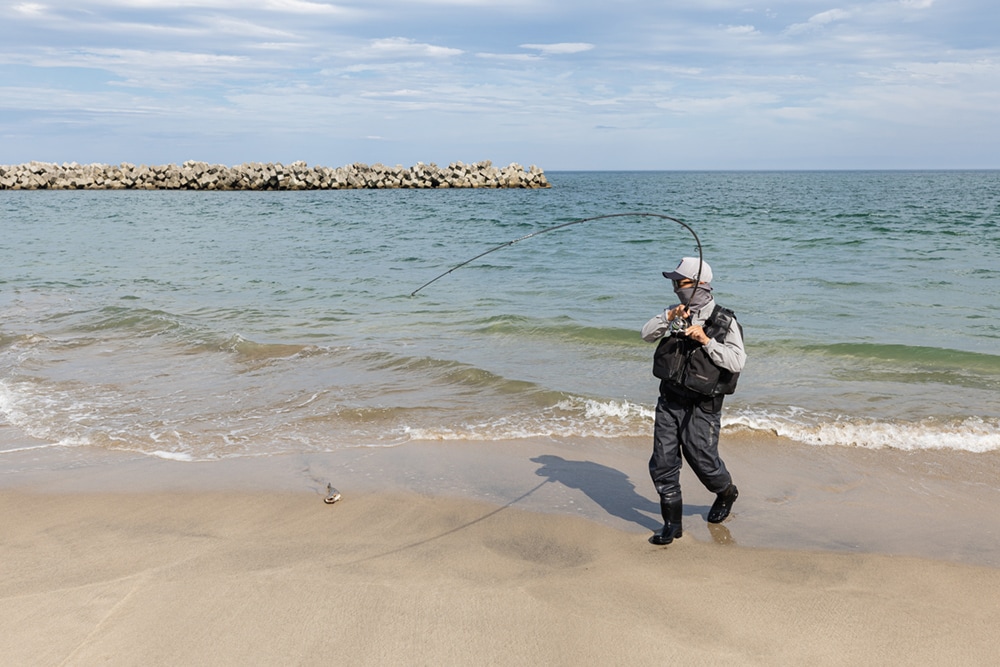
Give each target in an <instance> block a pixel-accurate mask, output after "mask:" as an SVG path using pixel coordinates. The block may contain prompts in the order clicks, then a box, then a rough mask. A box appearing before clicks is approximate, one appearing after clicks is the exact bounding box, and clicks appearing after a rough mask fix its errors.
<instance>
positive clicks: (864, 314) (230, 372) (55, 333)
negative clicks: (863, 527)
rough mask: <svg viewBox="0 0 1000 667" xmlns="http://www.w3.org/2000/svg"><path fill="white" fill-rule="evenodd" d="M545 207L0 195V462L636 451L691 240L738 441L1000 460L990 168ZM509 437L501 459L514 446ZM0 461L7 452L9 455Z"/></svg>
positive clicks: (488, 200)
mask: <svg viewBox="0 0 1000 667" xmlns="http://www.w3.org/2000/svg"><path fill="white" fill-rule="evenodd" d="M547 176H548V178H549V180H550V182H551V183H552V188H551V189H550V190H539V191H519V190H509V191H479V190H443V191H406V190H398V191H336V192H295V193H208V192H205V193H191V192H5V193H2V194H0V225H2V229H3V237H2V240H0V426H4V427H5V429H6V432H7V433H8V434H9V433H16V434H18V436H19V437H16V438H11V437H8V438H7V439H6V440H5V441H4V440H0V452H2V451H7V452H8V453H10V452H11V451H13V450H20V451H23V450H25V449H27V448H33V447H37V448H53V447H55V448H62V449H67V450H72V451H74V452H76V453H78V454H79V455H80V456H83V457H86V456H87V455H88V452H97V451H101V452H104V451H107V450H122V451H128V452H141V453H145V454H149V455H155V456H161V457H166V458H174V459H179V460H200V459H210V458H219V457H229V456H267V455H270V454H275V453H282V452H289V451H327V450H333V449H338V448H342V447H358V446H396V445H405V443H407V442H410V441H412V440H422V439H442V438H448V439H477V440H484V439H485V440H495V441H497V442H498V443H500V442H501V441H503V440H506V439H509V438H521V437H555V438H562V439H569V440H571V439H572V438H574V437H591V436H593V437H599V438H607V439H609V440H614V439H617V438H633V437H645V436H647V435H648V434H649V432H650V430H651V419H652V413H651V409H652V406H653V404H654V401H655V394H656V387H657V383H656V381H655V380H654V378H652V376H651V374H650V358H651V354H652V346H650V345H648V344H646V343H644V342H642V341H641V340H640V338H639V335H638V330H639V328H640V327H641V326H642V324H643V323H644V322H645V321H646V320H647V319H648V318H649V317H651V316H653V315H654V314H656V313H657V312H659V311H661V310H662V309H663V308H664V307H666V306H668V305H670V302H671V297H672V296H673V295H672V293H671V292H670V290H669V283H668V282H667V281H666V280H664V279H663V278H662V277H661V276H660V271H662V270H664V269H669V268H673V266H674V265H675V264H676V261H677V258H678V257H680V256H682V255H688V254H696V252H697V251H696V247H695V243H694V239H693V237H692V236H691V235H690V234H689V233H688V232H687V231H685V230H684V229H683V228H682V227H680V226H679V225H676V224H675V223H673V222H670V221H668V220H662V219H659V218H652V217H635V218H629V217H624V218H612V219H608V220H600V221H592V222H587V223H583V224H580V225H574V226H571V227H567V228H565V229H561V230H558V231H554V232H551V233H547V234H543V235H539V236H537V237H534V238H531V239H528V240H525V241H523V242H521V243H518V244H516V245H514V246H511V247H509V248H506V249H504V250H500V251H497V252H495V253H491V254H489V255H488V256H486V257H483V258H482V259H481V260H478V261H476V262H473V263H471V264H469V265H468V266H465V267H463V268H461V269H459V270H456V271H454V272H453V273H451V274H450V275H448V276H446V277H444V278H442V279H441V280H439V281H437V282H435V283H433V284H432V285H429V286H428V287H426V288H424V289H423V290H422V291H420V292H419V293H418V294H417V295H416V296H414V297H411V296H410V293H411V292H412V291H413V290H415V289H416V288H418V287H420V286H421V285H423V284H424V283H426V282H427V281H428V280H431V279H432V278H434V277H435V276H437V275H438V274H440V273H441V272H443V271H445V270H447V269H448V268H450V267H452V266H454V265H456V264H458V263H459V262H461V261H463V260H465V259H468V258H469V257H472V256H474V255H477V254H479V253H481V252H483V251H484V250H487V249H489V248H490V247H493V246H495V245H497V244H500V243H504V242H506V241H509V240H512V239H514V238H518V237H521V236H523V235H525V234H530V233H532V232H535V231H538V230H540V229H544V228H546V227H549V226H552V225H556V224H560V223H563V222H568V221H572V220H575V219H579V218H585V217H590V216H596V215H603V214H616V213H624V212H630V211H645V212H651V213H658V214H663V215H670V216H674V217H677V218H679V219H681V220H683V221H684V222H686V223H687V224H689V225H691V226H692V227H693V228H694V229H695V230H696V231H697V233H698V235H699V237H700V238H701V241H702V245H703V249H704V255H705V259H706V260H707V261H708V262H709V263H711V265H712V267H713V269H714V271H715V276H716V277H715V280H714V287H715V293H716V295H717V298H718V300H719V301H720V302H721V303H723V304H725V305H728V306H729V307H731V308H733V309H734V310H735V311H736V313H737V316H738V317H739V319H740V320H741V322H742V323H743V325H744V328H745V331H746V337H747V347H748V353H749V361H748V365H747V368H746V371H745V373H744V375H743V377H742V378H741V382H740V389H739V392H738V393H737V394H736V395H735V396H732V397H730V399H729V400H728V401H727V408H726V411H725V415H724V424H725V425H726V428H727V429H729V430H730V431H746V430H763V431H766V432H774V433H777V434H778V435H780V436H782V437H783V438H786V439H787V441H788V442H789V444H790V445H795V444H809V445H817V444H821V445H831V446H852V447H868V448H883V447H889V448H899V449H924V448H946V449H959V450H968V451H974V452H980V451H992V450H997V449H1000V401H998V399H997V398H996V397H997V395H998V392H997V390H998V389H1000V299H998V298H997V297H996V287H997V285H998V284H1000V172H995V171H984V172H736V173H722V172H709V173H685V172H637V173H625V172H612V173H594V172H587V173H582V172H581V173H575V172H550V173H548V174H547ZM498 446H499V445H498ZM0 456H2V453H0Z"/></svg>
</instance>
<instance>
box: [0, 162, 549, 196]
mask: <svg viewBox="0 0 1000 667" xmlns="http://www.w3.org/2000/svg"><path fill="white" fill-rule="evenodd" d="M547 187H550V186H549V182H548V180H546V178H545V172H543V171H542V170H541V169H539V168H538V167H536V166H534V165H532V166H531V167H530V168H528V169H527V170H525V169H524V168H523V167H521V165H519V164H516V163H512V164H510V165H508V166H506V167H494V166H493V163H492V162H490V161H489V160H484V161H481V162H475V163H472V164H464V163H462V162H453V163H451V164H449V165H448V166H447V167H438V166H437V165H435V164H433V163H431V164H424V163H422V162H418V163H417V164H416V165H414V166H412V167H403V166H401V165H396V166H395V167H387V166H385V165H383V164H374V165H367V164H361V163H354V164H351V165H347V166H343V167H334V168H331V167H322V166H314V167H310V166H308V165H307V164H306V163H305V162H301V161H300V162H292V163H291V164H287V165H283V164H281V163H274V162H267V163H260V162H249V163H244V164H241V165H238V166H235V167H227V166H225V165H220V164H208V163H206V162H195V161H188V162H185V163H184V164H182V165H180V166H177V165H174V164H168V165H159V166H147V165H134V164H129V163H127V162H123V163H121V164H119V165H106V164H85V165H80V164H76V163H75V162H74V163H63V164H51V163H48V162H30V163H28V164H21V165H0V190H351V189H390V188H547Z"/></svg>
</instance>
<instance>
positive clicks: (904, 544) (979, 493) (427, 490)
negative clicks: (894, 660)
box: [0, 433, 1000, 568]
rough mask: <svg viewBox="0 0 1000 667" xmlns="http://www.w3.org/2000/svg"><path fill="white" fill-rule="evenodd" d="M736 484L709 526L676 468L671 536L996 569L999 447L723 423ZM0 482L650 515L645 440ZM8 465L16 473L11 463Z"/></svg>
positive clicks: (39, 468) (37, 458)
mask: <svg viewBox="0 0 1000 667" xmlns="http://www.w3.org/2000/svg"><path fill="white" fill-rule="evenodd" d="M721 450H722V454H723V457H724V458H725V460H726V461H727V465H728V466H729V467H730V469H731V470H732V471H733V475H734V481H735V482H736V483H737V485H738V486H739V487H740V500H739V501H738V502H737V504H736V506H735V507H734V510H733V516H732V518H730V519H729V520H727V521H726V522H725V523H723V524H721V525H718V526H712V525H710V524H707V523H706V521H705V517H706V515H707V513H708V509H709V507H710V506H711V503H712V501H713V499H714V496H712V494H710V493H709V492H708V491H706V490H705V489H704V488H703V487H702V486H701V485H700V484H699V483H698V481H697V480H696V479H695V478H694V476H693V475H692V474H691V473H690V471H689V470H688V467H687V466H685V467H684V469H683V470H682V477H681V481H682V488H683V493H684V533H685V536H686V537H687V538H689V539H693V540H697V541H701V542H715V543H725V544H736V545H741V546H748V547H754V548H777V549H783V550H791V551H815V552H820V551H825V552H833V553H870V554H884V555H890V556H893V555H895V556H908V557H916V558H927V559H932V560H942V561H951V562H956V563H966V564H971V565H982V566H987V567H994V568H1000V550H997V549H996V545H997V544H1000V517H997V514H996V513H995V512H994V511H993V510H994V508H995V507H997V506H998V504H1000V489H998V488H997V485H996V484H995V480H996V479H997V476H998V474H1000V455H997V454H995V453H992V452H990V453H986V454H972V453H965V452H957V451H954V450H947V451H938V452H935V451H920V452H904V451H897V450H875V451H873V450H865V449H859V448H847V447H836V446H831V447H818V446H809V445H797V444H795V443H789V442H788V441H786V440H782V439H779V438H776V437H771V436H761V435H746V434H736V435H734V434H728V433H724V434H723V437H722V441H721ZM4 459H5V464H6V465H5V466H4V468H0V492H4V491H18V492H28V493H41V494H54V495H63V494H94V493H102V492H114V493H121V494H144V493H255V492H260V493H292V494H296V493H300V494H303V495H305V496H315V497H316V499H317V500H321V499H322V496H324V495H325V490H326V486H327V484H332V485H333V486H334V487H336V488H337V489H338V490H339V491H340V492H341V493H342V494H343V496H344V501H345V502H350V499H351V497H352V496H353V495H356V494H358V493H415V494H418V495H420V496H423V497H436V498H437V497H439V498H444V499H450V500H458V501H460V500H471V501H475V502H485V503H491V504H494V505H496V506H499V507H511V506H516V507H518V508H520V509H524V510H527V511H531V512H536V513H541V514H554V515H564V516H572V517H578V518H583V519H585V520H588V521H591V522H594V523H597V524H601V525H604V526H607V527H610V528H613V529H615V530H619V531H623V532H625V533H630V534H634V535H636V539H638V540H639V541H643V540H644V539H645V538H646V537H648V535H649V534H652V532H654V531H656V530H658V528H659V527H660V525H661V519H660V516H659V507H658V505H657V498H656V494H655V492H654V490H653V489H652V485H651V483H650V482H649V478H648V474H647V472H646V462H647V460H648V451H647V443H646V439H645V438H623V439H618V440H614V441H608V440H589V441H588V440H584V439H573V440H572V441H560V440H555V439H529V440H515V441H503V442H495V441H488V442H476V441H434V442H428V441H423V442H410V443H406V444H404V445H399V446H395V447H358V448H347V449H341V450H337V451H332V452H311V453H299V454H284V455H270V456H265V457H257V458H253V457H245V458H233V459H223V460H217V461H208V462H205V461H202V462H184V461H172V460H166V459H160V458H157V457H151V456H147V455H142V454H136V453H131V454H129V453H121V452H103V453H95V452H93V451H89V452H88V453H87V456H86V458H83V457H79V455H78V452H75V451H74V450H72V449H62V448H45V449H26V450H24V451H21V452H14V453H7V454H5V455H4ZM12 471H15V472H12Z"/></svg>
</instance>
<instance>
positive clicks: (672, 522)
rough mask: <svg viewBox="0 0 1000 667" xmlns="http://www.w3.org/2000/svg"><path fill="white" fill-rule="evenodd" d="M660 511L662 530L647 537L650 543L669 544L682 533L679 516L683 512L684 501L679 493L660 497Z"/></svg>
mask: <svg viewBox="0 0 1000 667" xmlns="http://www.w3.org/2000/svg"><path fill="white" fill-rule="evenodd" d="M660 513H661V514H662V515H663V530H661V531H660V532H659V533H657V534H656V535H653V536H652V537H651V538H649V543H650V544H657V545H664V544H670V543H671V542H673V541H674V540H675V539H677V538H678V537H680V536H681V535H682V534H683V533H682V532H681V516H682V515H683V514H684V502H683V501H682V500H681V495H680V494H679V493H678V494H676V495H673V496H668V497H666V498H660Z"/></svg>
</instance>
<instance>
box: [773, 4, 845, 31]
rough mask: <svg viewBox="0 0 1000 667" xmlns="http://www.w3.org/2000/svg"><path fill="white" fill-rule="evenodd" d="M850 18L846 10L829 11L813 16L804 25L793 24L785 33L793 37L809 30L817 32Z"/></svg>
mask: <svg viewBox="0 0 1000 667" xmlns="http://www.w3.org/2000/svg"><path fill="white" fill-rule="evenodd" d="M850 17H851V12H849V11H847V10H844V9H829V10H827V11H825V12H820V13H819V14H814V15H813V16H811V17H810V18H809V20H808V21H806V22H805V23H794V24H792V25H790V26H788V29H787V30H786V32H787V33H788V34H791V35H794V34H797V33H801V32H806V31H809V30H818V29H820V28H822V27H823V26H826V25H829V24H831V23H836V22H837V21H844V20H847V19H848V18H850Z"/></svg>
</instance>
